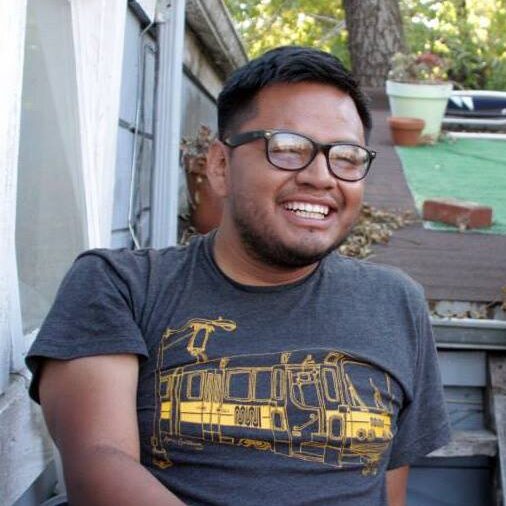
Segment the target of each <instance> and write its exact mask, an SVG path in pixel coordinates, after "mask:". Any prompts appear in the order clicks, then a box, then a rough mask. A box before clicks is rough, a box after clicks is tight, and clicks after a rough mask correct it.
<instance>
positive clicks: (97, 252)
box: [75, 237, 203, 271]
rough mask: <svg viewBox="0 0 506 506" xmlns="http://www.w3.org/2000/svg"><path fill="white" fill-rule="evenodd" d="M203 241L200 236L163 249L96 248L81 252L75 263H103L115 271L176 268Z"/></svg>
mask: <svg viewBox="0 0 506 506" xmlns="http://www.w3.org/2000/svg"><path fill="white" fill-rule="evenodd" d="M202 241H203V239H202V238H201V237H198V238H195V239H194V240H192V241H191V243H189V244H187V245H176V246H169V247H166V248H161V249H154V248H142V249H137V250H131V249H129V248H95V249H90V250H86V251H83V252H82V253H80V254H79V255H78V256H77V258H76V260H75V263H78V264H83V265H84V264H88V265H102V266H105V267H106V268H110V269H113V270H115V271H122V270H125V269H127V270H129V269H131V270H138V269H140V270H145V269H149V268H152V267H154V266H159V267H160V266H163V267H164V268H169V267H173V268H175V267H176V266H177V265H178V264H179V263H180V262H183V261H185V260H186V259H187V258H188V257H190V256H191V255H192V254H194V253H195V252H196V250H198V248H199V246H200V245H201V243H202Z"/></svg>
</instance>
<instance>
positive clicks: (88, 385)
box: [39, 355, 183, 506]
mask: <svg viewBox="0 0 506 506" xmlns="http://www.w3.org/2000/svg"><path fill="white" fill-rule="evenodd" d="M138 370H139V366H138V358H137V356H135V355H101V356H94V357H85V358H78V359H75V360H48V361H47V362H46V363H45V364H44V367H43V370H42V375H41V379H40V386H39V392H40V400H41V405H42V409H43V412H44V416H45V419H46V423H47V426H48V428H49V432H50V434H51V436H52V437H53V439H54V441H55V443H56V446H57V447H58V449H59V450H60V453H61V456H62V461H63V469H64V474H65V482H66V487H67V494H68V497H69V502H70V503H71V504H72V505H73V506H81V505H82V506H89V505H90V504H93V505H94V506H110V505H113V504H121V505H122V506H142V505H149V506H157V505H160V506H161V505H163V506H178V505H182V504H183V503H182V502H181V501H180V500H179V499H178V498H177V497H176V496H175V495H173V494H172V493H171V492H170V491H169V490H167V489H166V488H165V487H164V486H163V485H162V484H161V483H160V482H159V481H158V480H157V479H156V478H155V477H154V476H153V475H152V474H151V473H149V471H147V470H146V469H145V468H144V467H143V466H142V465H141V464H140V455H139V454H140V449H139V431H138V425H137V413H136V396H137V379H138Z"/></svg>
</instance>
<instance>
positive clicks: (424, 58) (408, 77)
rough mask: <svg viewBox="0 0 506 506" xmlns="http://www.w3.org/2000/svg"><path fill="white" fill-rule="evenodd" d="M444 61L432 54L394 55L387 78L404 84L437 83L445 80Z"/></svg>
mask: <svg viewBox="0 0 506 506" xmlns="http://www.w3.org/2000/svg"><path fill="white" fill-rule="evenodd" d="M446 66H447V64H446V61H445V60H443V59H442V58H440V57H439V56H437V55H435V54H433V53H422V54H421V55H414V54H412V53H410V54H403V53H396V54H395V55H394V56H393V58H392V65H391V69H390V72H389V73H388V78H389V79H392V80H394V81H400V82H404V83H419V82H421V81H425V82H427V83H437V82H441V81H444V80H446V78H447V70H446Z"/></svg>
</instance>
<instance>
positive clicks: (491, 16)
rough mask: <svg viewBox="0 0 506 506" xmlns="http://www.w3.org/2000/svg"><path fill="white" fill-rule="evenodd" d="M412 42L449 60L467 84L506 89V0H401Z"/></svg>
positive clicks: (416, 49) (417, 49) (451, 69)
mask: <svg viewBox="0 0 506 506" xmlns="http://www.w3.org/2000/svg"><path fill="white" fill-rule="evenodd" d="M400 5H401V9H402V13H403V18H404V27H405V34H406V39H407V43H408V47H410V49H411V50H412V51H414V52H425V51H430V52H434V53H437V54H439V55H441V56H443V57H445V58H446V60H447V61H448V62H449V69H448V77H449V78H450V79H452V80H453V81H455V82H456V84H457V86H459V87H462V88H471V89H478V88H489V89H506V79H505V78H504V74H505V72H506V71H505V69H504V66H505V65H506V38H505V37H504V33H506V0H443V1H440V0H421V1H420V0H401V2H400Z"/></svg>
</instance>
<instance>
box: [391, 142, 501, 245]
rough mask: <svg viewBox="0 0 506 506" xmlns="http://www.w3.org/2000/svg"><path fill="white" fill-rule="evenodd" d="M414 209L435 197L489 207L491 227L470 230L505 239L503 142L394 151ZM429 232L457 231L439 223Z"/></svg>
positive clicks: (450, 144)
mask: <svg viewBox="0 0 506 506" xmlns="http://www.w3.org/2000/svg"><path fill="white" fill-rule="evenodd" d="M396 149H397V153H398V154H399V157H400V159H401V162H402V166H403V168H404V174H405V175H406V179H407V181H408V185H409V187H410V189H411V192H412V194H413V197H414V199H415V204H416V207H417V208H418V209H419V210H420V212H421V209H422V206H423V201H424V200H426V199H430V198H434V197H453V198H456V199H459V200H467V201H472V202H477V203H479V204H484V205H487V206H490V207H492V226H491V227H490V228H482V229H472V230H471V232H484V233H492V234H505V235H506V141H504V140H488V139H487V140H485V139H483V140H481V139H457V140H444V141H442V142H439V143H437V144H435V145H433V146H430V145H429V146H417V147H413V148H408V147H397V148H396ZM424 226H426V227H427V228H431V229H438V230H445V231H456V232H457V231H458V228H456V227H452V226H449V225H444V224H442V223H436V222H424Z"/></svg>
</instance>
